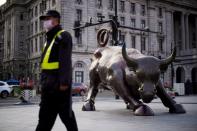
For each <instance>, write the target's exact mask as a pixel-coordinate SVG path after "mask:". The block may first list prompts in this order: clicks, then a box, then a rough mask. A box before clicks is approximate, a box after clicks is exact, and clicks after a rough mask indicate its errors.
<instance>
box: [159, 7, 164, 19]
mask: <svg viewBox="0 0 197 131" xmlns="http://www.w3.org/2000/svg"><path fill="white" fill-rule="evenodd" d="M158 17H159V18H162V17H163V12H162V8H161V7H159V9H158Z"/></svg>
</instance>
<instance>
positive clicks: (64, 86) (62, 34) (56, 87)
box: [36, 10, 78, 131]
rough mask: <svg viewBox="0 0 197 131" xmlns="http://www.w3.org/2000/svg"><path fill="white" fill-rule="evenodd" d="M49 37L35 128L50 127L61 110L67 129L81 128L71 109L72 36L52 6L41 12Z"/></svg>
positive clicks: (42, 130) (44, 129) (48, 129)
mask: <svg viewBox="0 0 197 131" xmlns="http://www.w3.org/2000/svg"><path fill="white" fill-rule="evenodd" d="M40 20H42V21H43V25H44V28H45V29H46V36H47V41H46V43H45V45H44V48H43V53H42V57H41V69H42V74H41V84H42V88H41V89H42V94H41V103H40V111H39V122H38V125H37V128H36V131H51V129H52V127H53V125H54V123H55V120H56V117H57V115H58V114H59V116H60V118H61V120H62V122H63V123H64V125H65V126H66V128H67V130H68V131H78V128H77V123H76V119H75V115H74V112H73V111H72V97H71V86H72V63H71V53H72V37H71V35H70V34H69V33H68V32H66V31H64V30H63V29H62V28H61V26H60V14H59V12H57V11H56V10H49V11H48V12H47V13H46V14H45V15H43V16H40Z"/></svg>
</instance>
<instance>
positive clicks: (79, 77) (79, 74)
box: [75, 71, 84, 83]
mask: <svg viewBox="0 0 197 131" xmlns="http://www.w3.org/2000/svg"><path fill="white" fill-rule="evenodd" d="M83 74H84V72H83V71H75V83H83V82H84V75H83Z"/></svg>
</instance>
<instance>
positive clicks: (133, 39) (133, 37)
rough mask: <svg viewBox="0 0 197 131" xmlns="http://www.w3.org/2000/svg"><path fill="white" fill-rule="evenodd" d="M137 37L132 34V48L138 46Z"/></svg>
mask: <svg viewBox="0 0 197 131" xmlns="http://www.w3.org/2000/svg"><path fill="white" fill-rule="evenodd" d="M135 44H136V37H135V36H133V35H132V36H131V47H132V48H136V45H135Z"/></svg>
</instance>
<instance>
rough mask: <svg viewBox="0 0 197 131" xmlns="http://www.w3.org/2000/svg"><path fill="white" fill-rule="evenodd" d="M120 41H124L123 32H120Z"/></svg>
mask: <svg viewBox="0 0 197 131" xmlns="http://www.w3.org/2000/svg"><path fill="white" fill-rule="evenodd" d="M120 41H121V42H123V43H124V42H125V34H123V33H120Z"/></svg>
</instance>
